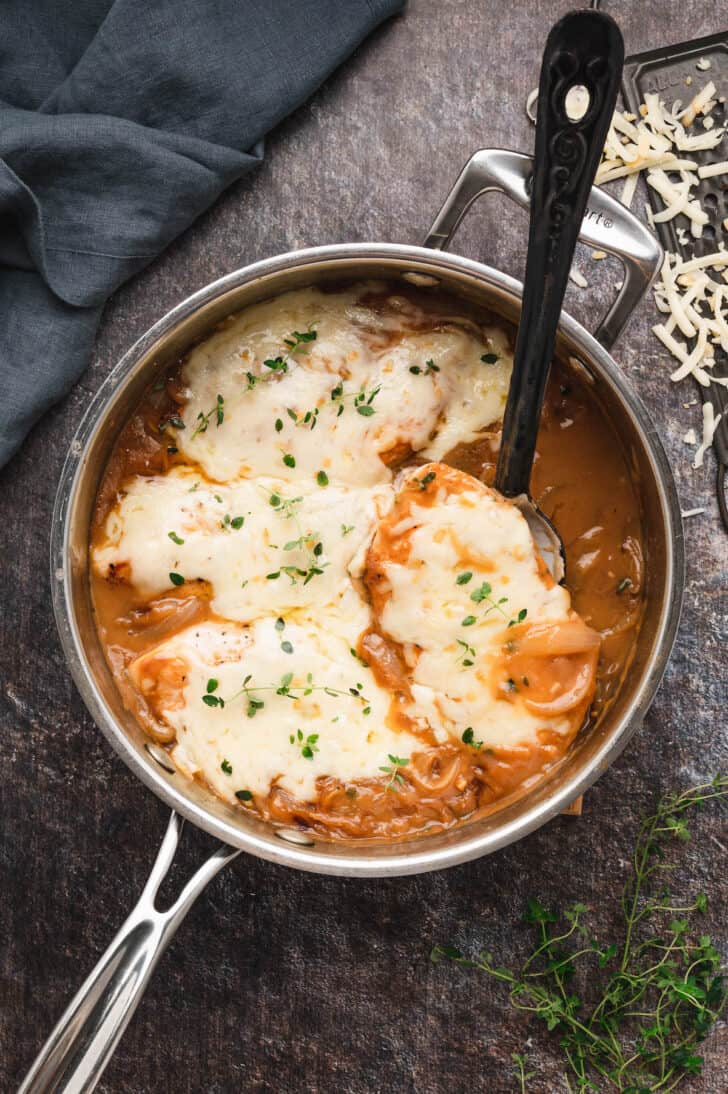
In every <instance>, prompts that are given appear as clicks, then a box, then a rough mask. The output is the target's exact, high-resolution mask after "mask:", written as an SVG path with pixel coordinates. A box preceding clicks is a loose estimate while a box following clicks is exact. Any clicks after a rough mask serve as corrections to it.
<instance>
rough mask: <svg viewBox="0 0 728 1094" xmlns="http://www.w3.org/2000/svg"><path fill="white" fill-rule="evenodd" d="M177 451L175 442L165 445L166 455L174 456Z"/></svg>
mask: <svg viewBox="0 0 728 1094" xmlns="http://www.w3.org/2000/svg"><path fill="white" fill-rule="evenodd" d="M178 452H179V448H178V447H177V445H176V444H168V445H167V455H168V456H176V455H177V453H178Z"/></svg>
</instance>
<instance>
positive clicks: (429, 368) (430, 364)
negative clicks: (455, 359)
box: [410, 358, 440, 376]
mask: <svg viewBox="0 0 728 1094" xmlns="http://www.w3.org/2000/svg"><path fill="white" fill-rule="evenodd" d="M439 371H440V366H439V365H436V364H435V362H434V361H433V360H432V358H430V359H429V361H426V362H425V367H424V368H420V366H419V365H411V366H410V372H411V373H412V375H413V376H419V375H420V374H422V375H423V376H429V375H430V373H431V372H439Z"/></svg>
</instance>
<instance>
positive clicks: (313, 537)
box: [266, 494, 329, 585]
mask: <svg viewBox="0 0 728 1094" xmlns="http://www.w3.org/2000/svg"><path fill="white" fill-rule="evenodd" d="M268 501H269V504H270V505H272V506H273V508H274V510H275V511H276V513H280V514H281V515H282V516H283V517H284V518H285V519H286V520H293V522H294V524H295V525H296V530H297V532H298V537H297V538H296V539H292V540H289V542H288V543H286V544H285V545H284V547H283V550H284V551H295V550H301V551H303V552H304V553H305V554H306V555H307V562H308V566H307V567H306V568H304V567H302V566H293V565H285V566H281V567H280V568H279V569H278V570H275V571H274V572H273V573H270V574H266V578H267V580H268V581H275V580H276V579H277V578H279V577H280V576H281V574H282V573H284V574H285V575H286V576H287V577H288V578H289V579H290V582H291V584H292V585H295V584H296V582H297V580H298V578H299V577H301V578H303V584H304V585H308V583H309V581H312V580H313V578H314V577H317V576H319V575H320V574H322V573H323V572H324V570H325V569H326V567H327V566H328V565H329V563H328V562H321V561H320V559H321V555H322V554H323V549H324V548H323V544H322V543H321V542H320V541H319V539H318V533H316V532H304V531H303V530H302V527H301V522H300V520H299V516H298V506H299V505H300V503H301V502H302V501H303V498H302V497H297V498H290V499H288V498H282V497H281V495H280V494H271V495H270V497H269V499H268Z"/></svg>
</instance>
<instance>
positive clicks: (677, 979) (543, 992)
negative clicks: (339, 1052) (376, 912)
mask: <svg viewBox="0 0 728 1094" xmlns="http://www.w3.org/2000/svg"><path fill="white" fill-rule="evenodd" d="M726 799H728V776H720V777H717V778H716V779H714V780H713V782H712V783H706V784H703V785H701V786H696V787H693V788H691V789H689V790H686V791H684V792H683V793H681V794H674V795H671V796H669V797H667V798H665V799H663V800H662V801H660V802H659V803H658V806H657V808H656V810H655V812H654V813H653V814H652V815H651V816H648V817H646V818H645V819H644V820H643V821H642V823H641V826H640V829H639V833H638V835H637V840H636V843H635V848H634V852H633V856H632V866H631V873H630V877H629V879H628V881H627V883H626V885H625V887H624V891H623V895H622V902H621V911H622V918H623V930H622V938H621V940H620V941H619V943H617V942H612V943H611V944H606V945H605V944H601V943H599V942H598V941H597V940H596V939H595V938H593V937H592V936H591V935H590V933H589V931H588V930H587V928H586V927H585V926H584V924H583V917H584V916H585V914H586V913H587V911H588V909H587V908H586V907H585V906H584V905H583V904H575V905H573V907H571V908H569V909H567V910H566V911H565V912H564V913H563V914H562V915H561V916H557V915H555V914H553V913H552V912H551V911H549V910H548V909H546V908H544V907H543V906H542V905H541V904H540V903H539V902H538V901H537V900H531V901H529V904H528V910H527V912H526V915H525V920H526V922H528V923H530V924H533V926H534V927H535V929H536V931H537V941H536V945H535V947H534V950H533V952H532V953H531V955H530V956H529V957H528V959H527V960H526V962H525V963H524V965H523V966H522V968H521V969H520V971H518V972H514V971H512V970H510V969H507V968H503V967H501V966H498V965H496V964H494V962H493V958H492V957H491V955H490V954H488V953H482V954H480V955H479V957H478V958H477V959H476V960H469V959H468V958H466V957H464V956H463V954H462V953H461V952H460V951H459V950H458V949H456V948H455V947H452V946H442V947H435V949H434V950H433V952H432V959H433V960H434V961H437V960H439V959H440V958H441V957H448V958H450V960H452V961H454V962H456V963H457V964H459V965H463V966H465V967H468V968H475V969H480V970H481V971H482V972H485V973H487V974H488V975H489V976H492V977H493V978H494V979H495V980H498V981H500V982H501V983H503V984H505V985H507V987H508V990H509V992H510V1000H511V1003H512V1004H513V1006H514V1007H516V1008H517V1009H518V1010H522V1011H527V1012H530V1013H532V1014H534V1015H535V1016H536V1017H537V1018H540V1019H541V1020H542V1021H543V1022H544V1023H545V1024H546V1027H547V1029H548V1030H551V1031H553V1032H556V1033H558V1034H559V1036H560V1045H561V1048H562V1050H563V1052H564V1056H565V1068H566V1083H567V1087H568V1089H569V1090H570V1091H581V1092H583V1091H586V1090H595V1091H596V1090H599V1091H602V1090H616V1091H621V1092H623V1094H642V1092H644V1094H649V1092H650V1091H660V1092H662V1094H668V1092H669V1091H671V1090H674V1089H675V1088H676V1087H677V1086H678V1085H679V1084H680V1083H681V1082H682V1081H683V1079H685V1078H686V1077H688V1076H690V1075H699V1074H700V1073H701V1070H702V1066H703V1060H702V1057H701V1056H700V1055H698V1054H697V1052H696V1049H697V1046H698V1045H699V1043H700V1042H701V1041H703V1040H704V1039H705V1037H706V1036H707V1034H708V1032H709V1030H710V1029H711V1027H712V1025H713V1024H714V1023H715V1021H716V1020H717V1018H718V1017H719V1016H720V1014H721V1012H722V1010H723V1008H724V1007H725V1004H726V997H727V994H728V993H727V989H726V985H725V981H724V969H723V968H722V965H721V958H720V955H719V953H718V952H717V950H716V949H715V948H714V947H713V945H712V943H711V940H710V938H709V936H708V935H706V934H702V933H700V934H698V936H697V939H696V937H695V934H694V933H693V932H694V931H695V923H694V920H695V918H696V916H699V915H700V914H701V913H703V912H705V910H706V908H707V898H706V896H705V894H704V893H697V894H696V895H695V896H694V897H692V898H690V899H688V900H685V899H679V898H673V897H672V896H671V895H670V893H669V891H668V890H666V889H665V888H664V886H663V883H662V881H663V879H664V877H665V872H666V871H670V870H672V869H674V867H673V866H672V865H671V864H670V863H669V862H668V861H667V853H668V844H669V843H671V842H673V841H686V840H689V839H690V833H689V829H688V825H687V821H686V818H685V814H686V813H688V812H689V811H690V810H694V809H697V808H699V807H700V806H702V805H704V804H705V803H706V802H710V801H718V802H720V801H725V800H726ZM586 962H589V963H590V965H591V968H590V971H589V974H588V983H589V984H590V985H592V986H593V989H594V990H593V996H594V997H593V998H592V997H591V994H592V993H590V998H589V999H584V1000H582V999H580V998H579V996H577V995H576V993H575V991H574V988H573V985H572V981H573V979H574V976H575V973H576V971H577V968H578V967H579V966H580V965H582V964H584V963H586ZM527 1078H528V1076H526V1075H525V1071H524V1069H521V1072H520V1073H519V1081H521V1087H520V1089H521V1090H522V1091H524V1090H525V1083H526V1079H527Z"/></svg>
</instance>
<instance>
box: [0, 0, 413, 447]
mask: <svg viewBox="0 0 728 1094" xmlns="http://www.w3.org/2000/svg"><path fill="white" fill-rule="evenodd" d="M404 3H405V0H154V2H153V3H150V2H149V0H115V2H112V0H73V3H72V4H66V5H62V4H59V3H58V0H33V3H31V4H29V3H28V2H27V0H5V3H4V4H3V35H2V40H0V466H1V465H2V464H3V463H4V462H6V461H7V460H8V459H9V457H10V456H11V455H12V453H13V452H14V451H15V450H16V448H17V447H18V445H19V444H20V442H21V441H22V439H23V437H24V436H25V434H26V433H27V432H28V430H29V429H30V428H31V426H32V425H33V423H34V422H35V421H36V420H37V419H38V418H39V417H40V415H41V414H43V413H44V411H45V410H47V409H48V407H50V406H51V405H52V404H53V403H55V402H56V401H57V400H58V399H60V398H61V397H62V396H63V395H64V394H66V392H67V391H68V390H69V388H70V387H71V385H72V384H73V382H74V381H75V380H76V379H77V378H78V376H79V375H80V373H81V372H82V370H83V369H84V367H85V366H86V364H87V362H88V359H89V356H90V353H91V348H92V345H93V338H94V334H95V331H96V327H97V325H98V321H99V317H100V314H101V308H102V306H103V303H104V301H105V300H106V298H107V297H108V296H109V295H110V293H111V292H113V290H114V289H116V288H117V287H118V286H119V285H120V284H121V283H122V282H123V281H125V280H126V279H127V278H129V277H130V276H131V275H132V274H134V273H136V272H137V271H139V270H140V269H142V267H144V266H145V265H146V264H147V263H148V262H150V261H151V260H152V259H153V258H154V257H156V255H158V254H159V253H160V251H162V250H163V249H164V248H165V247H166V246H167V244H169V243H170V242H171V240H173V239H174V238H175V236H177V235H178V234H179V233H180V232H181V231H182V230H183V229H184V228H185V227H186V226H187V225H189V224H190V223H191V222H192V221H193V220H194V219H195V218H196V217H197V216H199V215H200V213H202V212H203V211H204V210H205V209H206V208H207V207H208V206H209V205H210V204H211V203H212V202H213V201H214V200H215V198H216V197H217V196H218V195H219V194H220V193H221V191H222V190H223V189H224V188H225V187H226V186H229V185H230V183H231V182H233V181H234V180H235V179H237V178H239V177H240V176H241V175H243V174H245V173H246V172H247V171H249V170H250V169H251V168H252V167H254V166H255V165H256V164H257V163H258V162H260V158H261V149H260V145H259V142H260V141H261V138H262V137H263V136H264V134H265V133H267V132H268V131H269V130H270V129H272V128H273V127H274V126H275V125H276V124H277V123H278V122H279V121H280V120H281V119H282V118H284V117H285V116H286V115H287V114H289V113H290V112H291V111H292V110H293V109H295V107H297V106H298V105H299V104H300V103H302V102H303V101H304V100H305V99H306V98H308V96H309V95H311V94H312V92H313V91H314V90H315V89H316V88H317V87H318V86H319V84H320V83H321V82H322V81H323V80H324V79H325V78H326V77H327V76H328V75H329V74H330V73H331V72H332V71H333V70H334V69H335V68H336V67H337V66H338V65H339V64H341V62H342V61H343V60H344V59H345V58H346V57H347V56H349V54H350V53H351V52H352V50H353V49H354V48H355V47H356V46H357V45H358V44H359V42H361V41H362V39H363V38H364V37H365V36H366V35H367V34H368V33H369V32H370V31H371V30H373V28H374V27H376V26H377V25H378V24H379V23H381V22H382V21H383V20H384V19H386V18H387V17H388V16H390V15H393V14H394V13H395V12H397V11H399V10H400V9H401V8H402V7H403V6H404ZM256 146H257V147H256Z"/></svg>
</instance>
